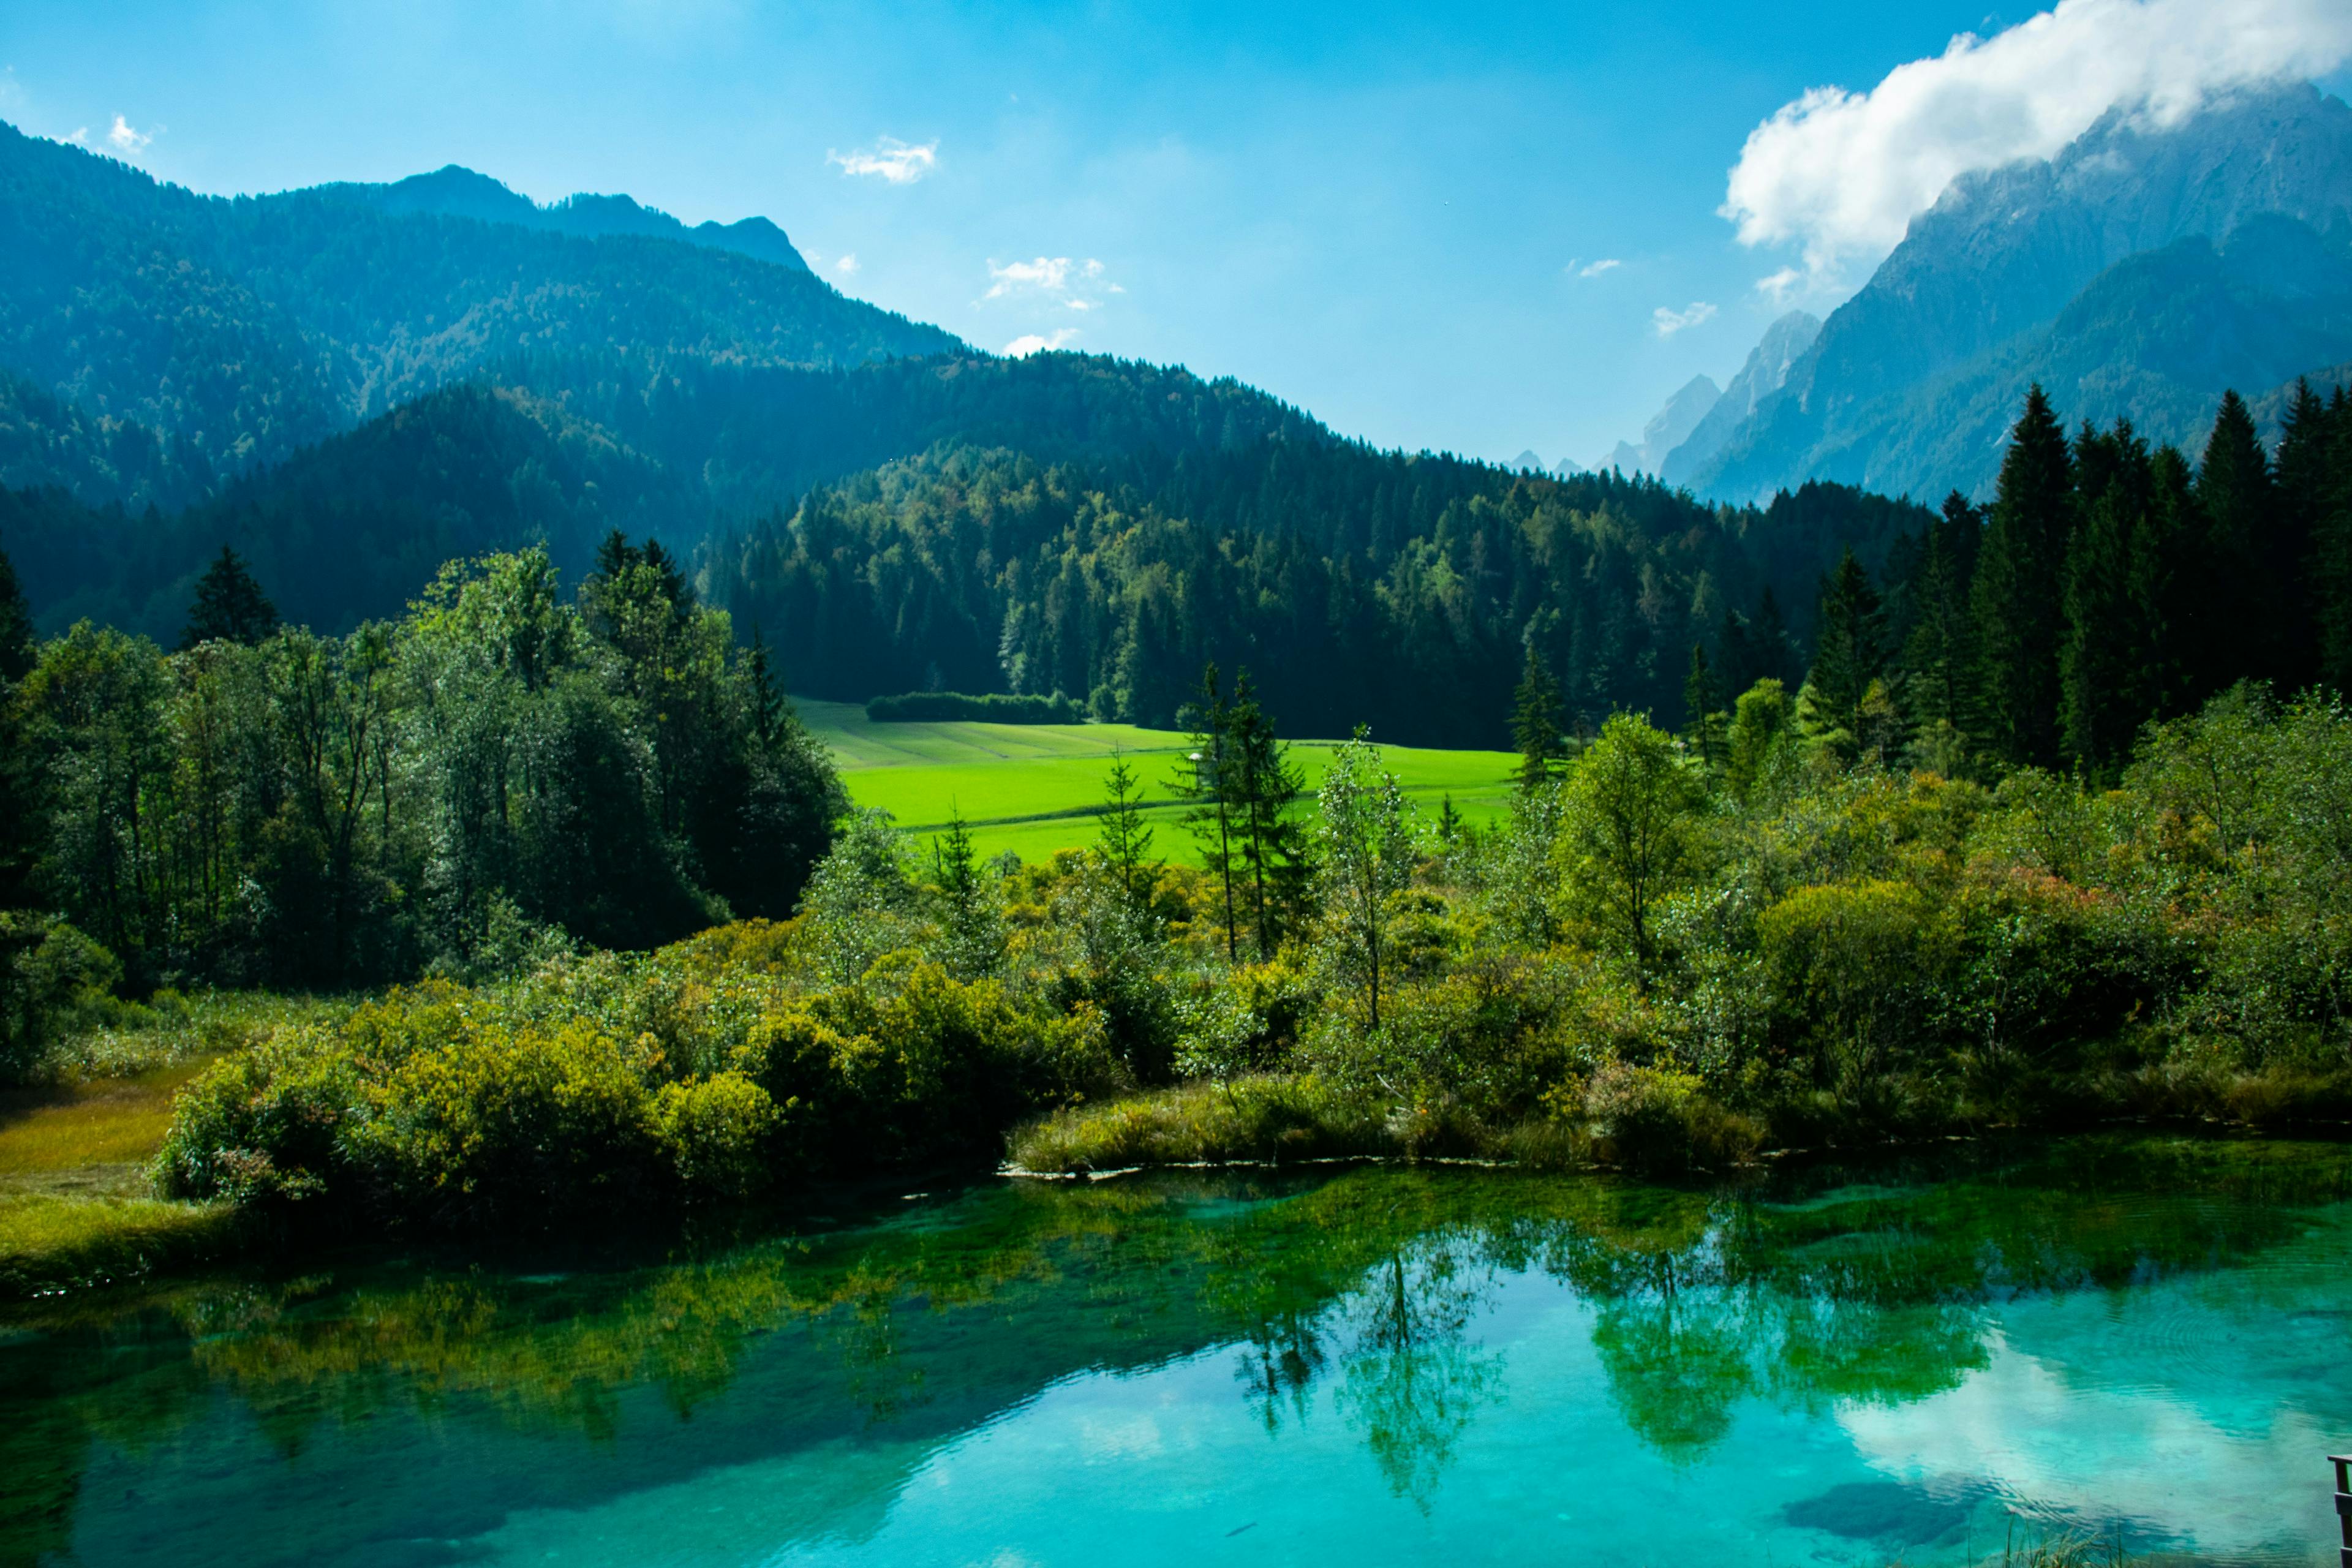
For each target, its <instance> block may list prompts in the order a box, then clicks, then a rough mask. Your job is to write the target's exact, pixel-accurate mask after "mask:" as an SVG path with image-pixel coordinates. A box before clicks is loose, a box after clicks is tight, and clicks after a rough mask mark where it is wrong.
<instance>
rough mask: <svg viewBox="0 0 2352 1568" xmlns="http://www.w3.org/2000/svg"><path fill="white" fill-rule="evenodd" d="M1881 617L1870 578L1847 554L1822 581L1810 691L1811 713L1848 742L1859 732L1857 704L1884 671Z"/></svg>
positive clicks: (1850, 553) (1808, 681)
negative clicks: (1814, 713) (1813, 710)
mask: <svg viewBox="0 0 2352 1568" xmlns="http://www.w3.org/2000/svg"><path fill="white" fill-rule="evenodd" d="M1885 643H1886V613H1885V608H1884V607H1883V606H1882V605H1881V604H1880V601H1879V597H1878V591H1877V590H1876V589H1875V588H1874V587H1872V586H1871V584H1870V574H1869V573H1867V572H1865V571H1864V570H1863V568H1862V563H1861V562H1860V561H1858V560H1856V559H1855V558H1854V553H1853V551H1852V550H1848V551H1847V552H1845V554H1844V555H1843V557H1841V558H1840V559H1839V561H1838V563H1837V567H1836V570H1834V571H1833V572H1832V573H1831V574H1829V575H1828V576H1827V577H1825V578H1823V579H1822V597H1821V616H1820V629H1819V632H1818V634H1817V635H1816V637H1815V638H1814V652H1813V668H1812V673H1811V675H1810V676H1809V677H1807V679H1806V684H1807V685H1808V686H1809V687H1811V689H1812V694H1813V704H1814V708H1815V711H1816V712H1817V713H1818V714H1819V715H1820V716H1821V718H1822V720H1824V721H1826V722H1827V723H1828V724H1829V725H1830V726H1831V727H1832V729H1835V730H1841V731H1844V732H1845V734H1846V735H1847V736H1849V737H1858V736H1860V734H1861V732H1862V700H1863V698H1864V696H1866V695H1867V694H1868V693H1869V691H1870V686H1871V682H1873V681H1874V680H1876V679H1878V678H1879V677H1880V675H1882V674H1883V673H1884V672H1885V668H1886V647H1885Z"/></svg>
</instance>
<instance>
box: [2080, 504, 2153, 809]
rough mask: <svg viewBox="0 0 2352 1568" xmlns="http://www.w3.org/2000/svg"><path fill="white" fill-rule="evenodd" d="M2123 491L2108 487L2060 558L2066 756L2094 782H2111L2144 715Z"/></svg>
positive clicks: (2129, 515) (2130, 526)
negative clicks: (2063, 590)
mask: <svg viewBox="0 0 2352 1568" xmlns="http://www.w3.org/2000/svg"><path fill="white" fill-rule="evenodd" d="M2137 521H2138V520H2137V515H2136V514H2135V513H2134V510H2133V509H2132V506H2131V503H2130V500H2129V499H2128V495H2127V492H2126V487H2125V486H2124V484H2123V483H2122V482H2121V481H2120V480H2115V481H2110V482H2109V484H2108V485H2107V488H2106V493H2105V494H2104V495H2103V496H2101V497H2100V498H2099V500H2098V501H2097V503H2096V504H2095V505H2094V506H2093V507H2092V508H2091V509H2090V513H2089V516H2088V517H2087V518H2086V519H2085V521H2084V523H2083V526H2082V527H2081V528H2080V529H2078V530H2077V531H2075V534H2074V542H2073V545H2072V547H2071V548H2070V549H2069V550H2068V552H2067V559H2066V640H2065V644H2064V646H2063V647H2062V649H2061V650H2060V654H2059V674H2060V679H2061V682H2062V684H2063V691H2064V711H2063V725H2064V731H2065V745H2066V755H2067V757H2068V758H2069V759H2070V760H2071V761H2073V762H2074V764H2075V765H2076V766H2077V767H2079V768H2081V769H2082V770H2083V771H2084V773H2087V774H2089V775H2090V776H2091V777H2093V778H2097V779H2105V778H2108V777H2112V776H2113V775H2114V773H2115V772H2116V769H2117V767H2118V766H2119V765H2120V764H2121V763H2122V762H2123V761H2124V760H2125V758H2126V756H2128V754H2129V753H2130V750H2131V742H2132V737H2133V735H2134V733H2135V732H2136V731H2137V730H2138V727H2139V722H2140V721H2141V720H2142V719H2144V718H2146V717H2147V711H2146V710H2145V708H2144V706H2143V705H2142V703H2141V702H2140V701H2139V700H2138V698H2139V693H2138V692H2137V690H2136V689H2135V688H2136V686H2137V677H2136V672H2135V664H2136V660H2135V658H2134V656H2135V654H2136V652H2137V647H2136V644H2137V641H2138V637H2137V629H2136V628H2135V627H2134V626H2133V625H2132V593H2131V586H2132V571H2131V567H2132V562H2131V547H2132V534H2133V531H2134V529H2135V526H2136V524H2137Z"/></svg>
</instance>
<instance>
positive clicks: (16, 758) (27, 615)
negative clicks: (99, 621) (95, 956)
mask: <svg viewBox="0 0 2352 1568" xmlns="http://www.w3.org/2000/svg"><path fill="white" fill-rule="evenodd" d="M38 657H39V649H38V647H37V645H36V643H35V640H34V637H33V615H32V608H31V606H30V605H27V604H26V602H25V590H24V589H23V588H22V587H21V586H20V585H18V584H17V582H16V566H15V565H14V563H11V562H10V561H9V559H8V556H7V552H5V551H0V910H5V909H15V908H17V907H19V906H21V905H24V904H27V903H30V902H31V901H32V879H33V868H34V865H35V863H36V861H37V859H38V858H39V855H40V846H41V838H42V835H43V831H44V827H45V824H44V822H43V820H42V814H41V808H40V807H41V782H42V780H41V767H40V757H39V754H38V750H37V747H36V746H35V745H34V744H33V741H32V737H31V735H30V733H29V731H30V729H31V722H30V721H31V717H32V716H31V714H30V713H29V712H28V711H27V710H26V705H25V703H24V702H23V701H21V700H19V698H18V695H17V689H16V688H17V683H18V682H20V681H22V680H23V679H25V677H26V675H28V674H30V673H31V672H32V668H33V665H34V662H35V660H36V659H37V658H38ZM6 958H7V955H6V954H5V953H4V952H0V962H5V960H6Z"/></svg>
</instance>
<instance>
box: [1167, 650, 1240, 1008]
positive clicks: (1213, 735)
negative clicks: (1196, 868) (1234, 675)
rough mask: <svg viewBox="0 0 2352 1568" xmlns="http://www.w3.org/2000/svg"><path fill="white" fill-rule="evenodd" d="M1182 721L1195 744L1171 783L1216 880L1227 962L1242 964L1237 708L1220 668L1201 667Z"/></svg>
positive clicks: (1208, 868) (1205, 865) (1204, 861)
mask: <svg viewBox="0 0 2352 1568" xmlns="http://www.w3.org/2000/svg"><path fill="white" fill-rule="evenodd" d="M1182 721H1183V723H1184V726H1185V728H1186V729H1188V730H1189V731H1192V746H1191V748H1190V749H1189V750H1188V751H1187V752H1185V754H1184V761H1183V763H1182V764H1181V770H1180V771H1179V773H1177V775H1176V778H1175V779H1174V781H1173V782H1172V784H1171V787H1172V788H1173V789H1174V790H1175V792H1176V795H1177V796H1178V798H1179V799H1181V800H1183V801H1186V802H1188V803H1189V804H1190V805H1191V807H1192V809H1191V810H1189V811H1187V812H1186V813H1185V814H1184V822H1185V825H1186V826H1188V827H1190V828H1191V829H1192V838H1193V841H1194V842H1195V843H1197V844H1199V845H1200V846H1201V860H1202V867H1203V868H1205V869H1206V870H1207V871H1208V873H1209V875H1210V876H1211V877H1212V878H1213V879H1215V881H1216V884H1217V889H1218V892H1219V894H1220V896H1221V900H1222V902H1223V910H1224V921H1225V961H1226V962H1227V963H1240V962H1241V921H1240V911H1239V910H1238V909H1237V907H1236V905H1235V901H1234V869H1235V864H1236V862H1237V861H1238V860H1239V859H1240V856H1239V854H1238V846H1237V845H1236V844H1235V843H1234V837H1235V828H1236V827H1237V826H1239V824H1238V823H1237V822H1236V820H1235V813H1234V799H1233V794H1232V792H1233V789H1234V784H1235V783H1236V779H1235V777H1234V775H1235V773H1237V772H1238V771H1239V770H1238V768H1237V766H1236V764H1235V763H1234V755H1233V750H1234V747H1233V740H1234V718H1233V708H1232V706H1231V704H1229V703H1228V702H1227V701H1226V700H1225V696H1224V692H1223V689H1222V688H1221V687H1220V686H1219V685H1218V682H1217V667H1216V666H1215V665H1214V664H1208V665H1204V666H1202V669H1201V685H1200V689H1199V690H1198V691H1197V692H1195V693H1194V695H1193V699H1192V702H1191V703H1190V704H1189V705H1188V706H1187V707H1186V708H1185V709H1184V711H1183V719H1182Z"/></svg>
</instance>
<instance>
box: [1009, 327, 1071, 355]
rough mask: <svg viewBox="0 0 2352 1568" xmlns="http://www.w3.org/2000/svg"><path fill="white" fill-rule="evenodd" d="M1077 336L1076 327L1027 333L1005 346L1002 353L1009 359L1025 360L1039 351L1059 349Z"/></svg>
mask: <svg viewBox="0 0 2352 1568" xmlns="http://www.w3.org/2000/svg"><path fill="white" fill-rule="evenodd" d="M1077 335H1078V329H1077V328H1076V327H1061V328H1057V329H1055V331H1051V332H1045V333H1038V332H1028V333H1024V335H1023V336H1021V337H1017V338H1015V339H1013V341H1012V342H1009V343H1007V344H1005V345H1004V352H1005V353H1006V355H1007V356H1008V357H1010V358H1013V359H1025V358H1027V357H1028V356H1029V355H1031V354H1034V353H1038V352H1040V351H1041V350H1045V349H1057V348H1060V347H1061V346H1062V345H1063V344H1065V343H1067V342H1070V341H1072V340H1073V339H1075V338H1076V336H1077Z"/></svg>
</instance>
